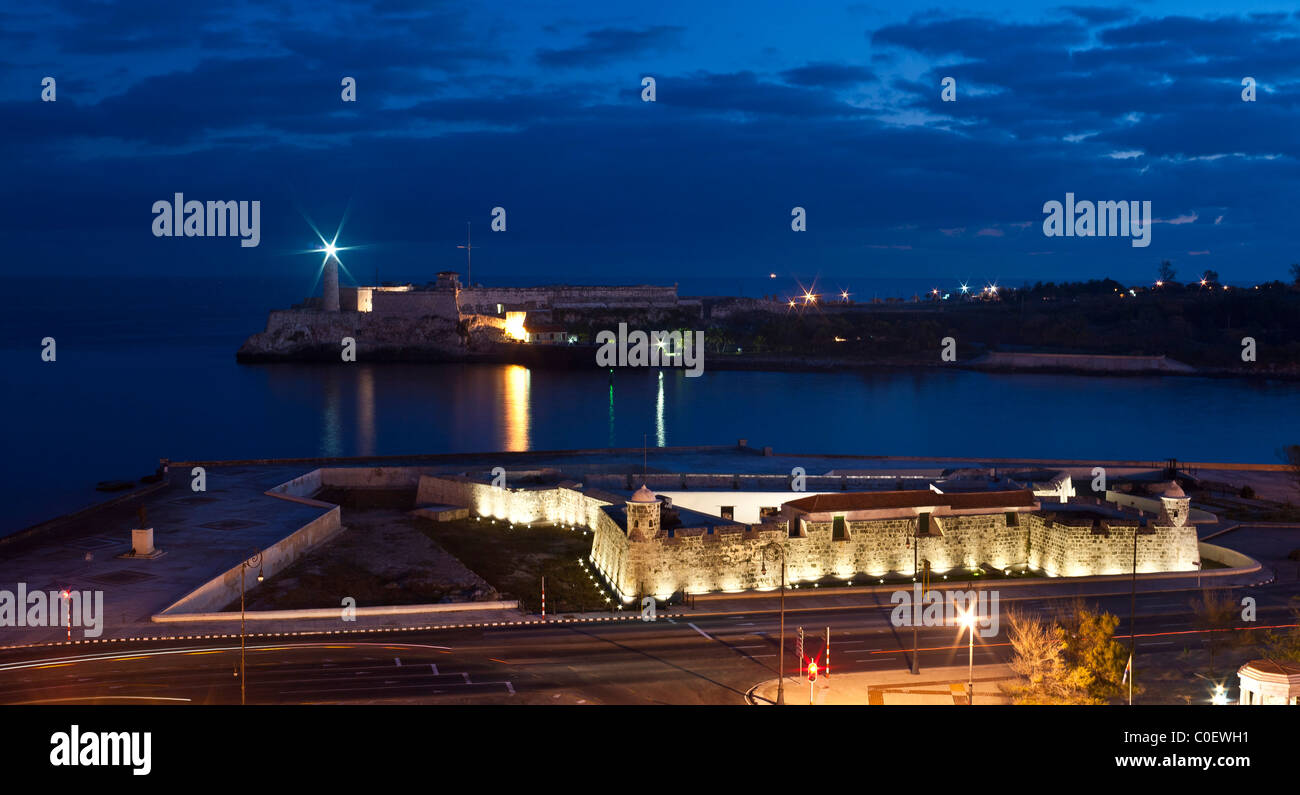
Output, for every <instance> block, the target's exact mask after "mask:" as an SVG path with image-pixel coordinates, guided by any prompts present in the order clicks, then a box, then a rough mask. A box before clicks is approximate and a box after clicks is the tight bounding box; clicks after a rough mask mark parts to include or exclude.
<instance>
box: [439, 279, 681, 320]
mask: <svg viewBox="0 0 1300 795" xmlns="http://www.w3.org/2000/svg"><path fill="white" fill-rule="evenodd" d="M457 300H458V301H459V304H460V311H462V312H466V313H482V314H496V311H497V304H502V305H504V306H509V307H513V308H535V309H551V308H568V309H583V308H591V309H600V308H609V307H620V306H628V307H649V306H654V307H674V306H677V287H676V286H673V287H659V286H655V285H635V286H626V287H625V286H609V287H601V286H583V285H558V286H549V287H466V288H463V289H462V290H461V291H460V294H459V296H458V299H457Z"/></svg>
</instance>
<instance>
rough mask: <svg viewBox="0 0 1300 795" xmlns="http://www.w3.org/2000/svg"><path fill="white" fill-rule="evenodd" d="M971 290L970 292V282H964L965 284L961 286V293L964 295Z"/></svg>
mask: <svg viewBox="0 0 1300 795" xmlns="http://www.w3.org/2000/svg"><path fill="white" fill-rule="evenodd" d="M969 292H970V285H969V284H963V285H962V286H961V294H962V295H966V294H967V293H969Z"/></svg>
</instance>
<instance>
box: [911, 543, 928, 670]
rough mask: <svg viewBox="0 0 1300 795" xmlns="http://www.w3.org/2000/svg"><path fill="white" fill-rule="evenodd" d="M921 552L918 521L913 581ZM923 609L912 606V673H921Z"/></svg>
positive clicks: (913, 590) (913, 561)
mask: <svg viewBox="0 0 1300 795" xmlns="http://www.w3.org/2000/svg"><path fill="white" fill-rule="evenodd" d="M920 552H921V525H920V523H919V522H918V523H917V525H916V533H915V535H913V536H912V582H913V583H915V582H916V578H917V576H918V575H917V569H918V568H919V567H920ZM921 590H922V593H921V596H922V597H924V596H925V593H924V591H925V586H924V584H923V585H922V586H921ZM912 593H916V589H915V588H913V589H912ZM921 609H922V605H914V606H913V607H912V673H913V674H914V675H920V673H921V641H920V634H919V633H920V629H919V625H920V623H921V622H920V621H918V620H917V617H918V616H920V615H921Z"/></svg>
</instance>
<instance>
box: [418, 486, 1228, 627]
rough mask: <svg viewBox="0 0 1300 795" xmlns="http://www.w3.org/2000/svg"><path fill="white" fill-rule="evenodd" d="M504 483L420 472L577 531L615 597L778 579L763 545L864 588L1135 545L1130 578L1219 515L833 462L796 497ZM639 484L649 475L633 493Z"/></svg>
mask: <svg viewBox="0 0 1300 795" xmlns="http://www.w3.org/2000/svg"><path fill="white" fill-rule="evenodd" d="M509 478H510V479H513V480H514V481H515V482H516V483H520V482H522V483H526V485H516V486H509V485H507V486H499V485H494V484H493V482H492V481H491V479H490V477H489V476H488V475H486V474H484V475H482V476H474V475H471V474H469V473H466V474H464V475H460V476H443V475H438V476H423V477H421V478H420V485H419V496H418V499H419V501H420V502H421V503H425V504H436V505H443V506H446V505H454V506H463V507H464V508H466V509H468V512H469V513H470V514H473V515H478V516H480V517H492V518H495V519H500V520H507V521H510V522H512V523H531V522H545V523H554V524H561V525H574V526H580V527H584V528H588V529H589V530H590V531H591V532H592V546H591V552H590V560H591V562H592V564H594V566H595V568H596V569H597V570H598V571H599V572H600V573H601V574H602V575H603V576H604V577H605V579H606V580H607V582H608V584H609V586H610V587H611V589H612V590H613V591H614V592H615V593H616V594H617V595H618V597H619V598H620V599H621V600H622V601H623V602H625V603H630V602H632V601H634V600H635V599H637V598H640V597H643V596H653V597H655V598H657V599H661V600H666V599H670V598H674V597H678V596H680V595H682V594H703V593H709V592H717V591H724V592H737V591H745V590H751V589H758V590H767V589H772V588H775V587H778V586H779V585H780V581H779V577H780V566H779V564H778V565H775V566H774V565H773V562H774V560H775V558H772V557H769V560H768V565H767V566H766V567H764V566H762V565H761V562H762V560H761V558H762V555H763V554H764V549H765V548H767V547H770V546H771V545H773V544H775V545H777V546H779V547H780V548H781V549H782V550H783V551H784V555H785V558H786V562H787V570H788V575H787V576H788V581H789V583H791V584H799V583H814V584H818V583H822V582H826V583H828V584H830V583H845V584H848V583H853V582H855V581H856V582H858V583H859V584H862V585H866V584H874V583H876V582H877V581H881V580H884V579H885V578H895V579H897V578H899V577H902V578H908V577H912V576H914V575H915V574H916V572H917V569H916V566H917V565H918V562H922V563H921V565H922V566H928V570H929V571H930V572H931V573H932V574H933V575H935V576H936V577H942V576H944V575H950V574H951V575H956V576H958V577H959V578H963V577H967V576H978V574H979V573H991V572H990V570H996V572H997V573H1002V574H1023V573H1030V574H1036V575H1040V576H1047V577H1084V576H1095V575H1122V574H1126V573H1128V572H1130V571H1131V570H1132V568H1133V558H1134V550H1135V546H1134V545H1135V544H1136V556H1137V572H1138V573H1139V574H1151V573H1157V572H1187V571H1195V570H1197V568H1198V567H1199V566H1200V554H1199V549H1198V542H1197V534H1196V529H1195V527H1194V522H1205V521H1215V517H1213V516H1212V515H1210V514H1206V513H1204V512H1201V511H1193V510H1192V509H1191V507H1190V504H1189V499H1188V497H1187V496H1186V495H1185V494H1184V493H1183V491H1182V489H1181V488H1180V487H1179V486H1178V484H1177V483H1176V482H1172V481H1159V480H1151V481H1149V482H1138V483H1116V484H1115V485H1114V488H1113V489H1112V490H1108V491H1107V492H1106V494H1105V498H1104V499H1100V498H1094V497H1083V496H1079V495H1077V494H1076V492H1075V489H1074V486H1073V483H1072V480H1071V477H1070V476H1069V475H1068V474H1065V473H1058V472H1041V471H1040V472H1034V471H1024V472H1013V473H1007V474H1004V475H1002V476H997V475H996V474H993V475H990V474H989V473H987V472H984V473H949V474H947V475H941V476H937V477H936V476H933V475H926V474H908V473H888V474H881V473H877V474H873V475H862V474H858V473H843V474H836V473H831V474H828V475H823V476H809V477H808V478H807V480H806V483H805V484H804V485H805V487H806V489H807V490H806V491H802V492H800V491H791V490H790V485H791V481H790V479H789V478H785V477H782V476H769V475H744V476H740V475H736V476H718V475H653V474H652V475H649V476H646V477H644V478H634V477H633V476H630V475H627V476H617V475H588V476H585V477H584V480H583V482H578V481H577V480H573V479H567V478H566V477H565V476H564V475H563V473H558V472H554V471H548V472H516V473H511V474H510V475H509ZM634 480H644V484H642V485H639V487H638V488H636V489H635V490H634V491H633V490H632V489H631V485H632V483H633V482H634ZM507 483H509V480H508V481H507ZM652 486H653V488H652ZM610 489H618V490H620V491H623V492H624V494H623V495H620V494H618V493H615V492H614V491H612V490H610ZM627 491H631V495H630V496H626V492H627ZM914 547H915V548H914ZM769 554H770V553H769Z"/></svg>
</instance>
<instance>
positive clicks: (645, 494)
mask: <svg viewBox="0 0 1300 795" xmlns="http://www.w3.org/2000/svg"><path fill="white" fill-rule="evenodd" d="M628 502H659V498H658V497H656V496H655V494H654V492H653V491H651V490H650V489H647V488H646V487H645V484H642V485H641V488H639V489H637V490H636V494H633V495H632V499H630V500H628Z"/></svg>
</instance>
